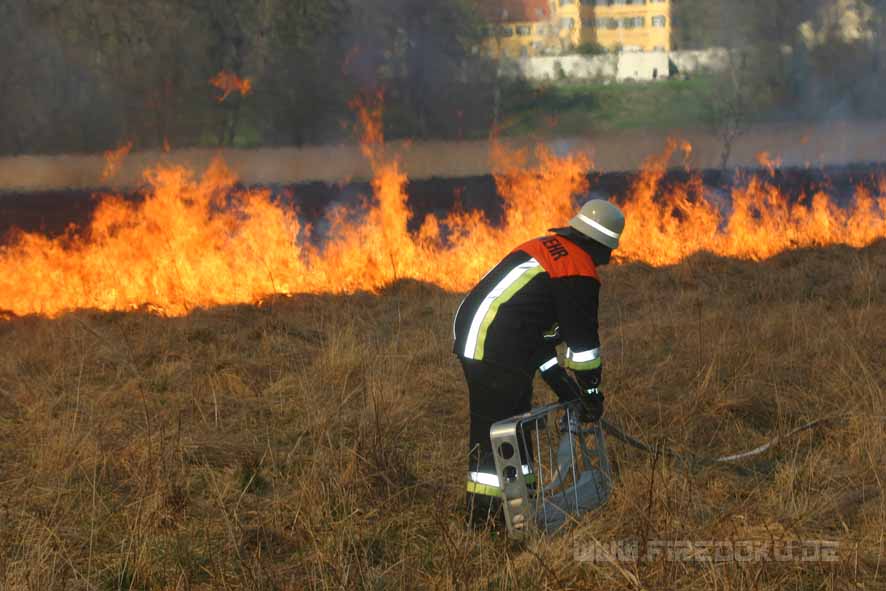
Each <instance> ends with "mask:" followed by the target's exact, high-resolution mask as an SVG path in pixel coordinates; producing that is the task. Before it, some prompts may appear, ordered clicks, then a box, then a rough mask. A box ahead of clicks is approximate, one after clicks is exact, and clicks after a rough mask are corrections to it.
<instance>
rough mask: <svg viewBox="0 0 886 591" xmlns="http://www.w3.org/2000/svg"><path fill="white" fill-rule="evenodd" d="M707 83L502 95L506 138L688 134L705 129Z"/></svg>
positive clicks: (555, 87)
mask: <svg viewBox="0 0 886 591" xmlns="http://www.w3.org/2000/svg"><path fill="white" fill-rule="evenodd" d="M710 84H711V82H710V80H709V79H706V78H703V77H702V78H693V79H690V80H664V81H659V82H650V83H624V84H602V83H569V84H563V83H559V84H547V85H543V86H540V87H538V88H536V89H534V91H533V92H532V93H528V94H527V93H525V92H513V91H512V92H510V93H508V94H506V97H505V105H504V115H503V118H504V120H505V124H504V127H505V130H506V133H508V134H514V135H520V134H526V133H532V134H535V133H540V134H545V133H550V134H554V135H580V134H583V133H586V132H589V131H618V130H623V129H665V130H667V129H691V128H702V127H705V126H706V125H707V123H706V121H707V119H706V112H705V109H706V108H707V107H706V105H705V100H706V98H705V97H706V96H707V95H708V94H709V93H710V92H711V91H710Z"/></svg>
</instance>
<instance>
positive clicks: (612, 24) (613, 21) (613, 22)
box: [601, 18, 618, 31]
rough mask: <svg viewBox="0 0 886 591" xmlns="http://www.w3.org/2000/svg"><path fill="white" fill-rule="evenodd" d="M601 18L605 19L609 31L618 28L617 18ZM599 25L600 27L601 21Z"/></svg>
mask: <svg viewBox="0 0 886 591" xmlns="http://www.w3.org/2000/svg"><path fill="white" fill-rule="evenodd" d="M601 20H605V21H606V28H607V29H609V30H610V31H614V30H615V29H617V28H618V19H617V18H607V19H601ZM601 27H602V23H601Z"/></svg>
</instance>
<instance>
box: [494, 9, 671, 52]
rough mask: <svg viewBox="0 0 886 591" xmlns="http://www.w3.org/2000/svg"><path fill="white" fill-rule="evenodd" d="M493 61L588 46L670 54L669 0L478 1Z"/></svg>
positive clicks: (567, 50)
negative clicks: (484, 20) (495, 58)
mask: <svg viewBox="0 0 886 591" xmlns="http://www.w3.org/2000/svg"><path fill="white" fill-rule="evenodd" d="M478 1H479V2H481V5H480V6H481V9H482V10H483V13H484V15H485V17H486V19H487V20H488V22H489V27H488V30H487V35H486V50H487V52H488V53H489V54H490V55H492V56H494V57H502V56H504V57H511V58H519V57H529V56H538V55H559V54H562V53H568V52H570V51H573V50H575V49H576V48H577V47H578V46H580V45H582V44H584V43H596V44H599V45H601V46H602V47H603V48H605V49H608V50H617V49H621V50H622V51H670V48H671V4H670V0H478Z"/></svg>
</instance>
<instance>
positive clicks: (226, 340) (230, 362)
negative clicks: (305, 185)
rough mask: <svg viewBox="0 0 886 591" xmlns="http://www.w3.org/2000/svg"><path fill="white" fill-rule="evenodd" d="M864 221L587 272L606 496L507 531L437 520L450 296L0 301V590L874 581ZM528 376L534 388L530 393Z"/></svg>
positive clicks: (873, 370) (876, 550) (877, 446)
mask: <svg viewBox="0 0 886 591" xmlns="http://www.w3.org/2000/svg"><path fill="white" fill-rule="evenodd" d="M884 269H886V243H882V242H881V243H879V244H877V245H874V246H872V247H870V248H868V249H866V250H863V251H855V250H851V249H847V248H831V249H827V250H810V251H801V252H792V253H788V254H785V255H782V256H780V257H777V258H776V259H774V260H771V261H768V262H766V263H762V264H754V263H749V262H736V261H729V260H721V259H717V258H714V257H711V256H697V257H695V258H693V259H691V260H690V261H688V262H686V263H685V264H682V265H679V266H677V267H673V268H669V269H652V268H647V267H643V266H640V265H630V266H620V267H613V268H608V269H606V270H605V276H604V283H605V285H604V298H603V299H604V301H603V313H602V319H601V320H602V325H603V339H604V347H605V351H606V363H607V365H606V377H605V383H606V386H607V393H608V401H609V406H608V417H609V418H610V419H611V420H613V421H616V422H618V423H620V424H622V425H624V426H625V427H627V428H628V430H629V431H631V432H633V433H635V434H638V435H639V436H641V437H642V438H644V439H645V440H647V441H650V442H662V443H665V444H666V445H668V446H671V447H673V448H675V449H677V450H681V451H687V450H693V451H695V452H697V453H701V454H703V455H708V456H711V455H717V454H722V453H726V452H731V451H736V450H743V449H749V448H752V447H755V446H756V445H759V444H761V443H762V442H764V441H765V440H766V439H767V438H768V437H769V436H770V434H772V433H775V432H780V431H785V430H787V429H789V428H791V427H794V426H797V425H799V424H802V423H803V422H805V421H808V420H811V419H813V418H815V417H818V416H824V415H828V416H833V417H834V418H833V420H831V421H829V422H828V423H827V425H826V426H825V427H823V428H821V429H817V430H814V431H807V432H804V433H803V434H801V435H799V436H798V437H796V438H795V439H793V440H791V441H789V442H787V443H785V444H783V445H781V446H779V447H778V448H776V449H775V450H774V451H771V452H769V453H767V454H765V455H763V456H760V457H758V458H756V459H754V460H753V461H750V462H746V463H745V464H743V467H744V468H745V469H744V470H740V471H737V470H732V469H729V468H724V467H716V468H712V467H702V468H698V467H697V468H693V469H688V468H687V467H685V466H684V465H681V464H680V463H677V462H675V461H673V460H670V459H668V458H666V457H657V458H656V457H651V456H649V455H645V454H643V453H641V452H639V451H636V450H634V449H631V448H625V447H624V446H622V445H621V444H619V443H616V442H615V441H613V440H610V454H611V456H612V458H613V460H614V462H615V463H616V465H617V476H616V478H617V484H616V489H615V493H614V496H613V498H612V500H611V502H610V503H609V505H608V506H607V507H606V508H605V509H604V510H602V511H600V512H599V513H597V514H595V515H592V516H587V517H585V518H584V519H583V520H582V521H581V523H580V524H578V525H577V526H576V527H574V528H573V529H572V531H571V532H569V533H568V534H565V535H561V536H557V537H553V538H543V539H537V540H533V541H530V542H529V543H527V544H523V545H521V544H517V543H513V542H509V541H508V540H506V539H504V538H502V537H498V538H495V537H493V536H491V535H490V534H488V533H474V532H469V531H466V530H465V528H464V527H463V526H462V525H461V522H460V513H459V511H460V508H461V502H462V498H463V496H462V495H463V482H462V479H463V457H464V452H465V441H466V435H467V434H466V418H467V403H466V395H465V387H464V385H463V383H462V377H461V375H460V371H459V368H458V365H457V363H456V361H455V359H454V357H453V356H452V355H451V353H450V338H451V337H450V331H451V328H450V326H451V324H450V323H451V318H452V314H453V312H454V310H455V307H456V305H457V304H458V300H459V296H458V295H454V294H447V293H443V292H441V291H439V290H437V289H434V288H431V287H427V286H424V285H419V284H414V283H408V282H406V283H400V284H397V285H395V286H392V287H391V288H389V289H388V290H387V291H386V292H385V293H383V294H381V295H380V296H374V295H368V294H358V295H353V296H322V297H321V296H301V297H295V298H291V299H276V300H272V301H269V302H267V303H265V304H264V305H262V306H261V307H236V308H226V309H217V310H210V311H197V312H194V313H193V314H192V315H191V316H190V317H188V318H182V319H164V318H158V317H155V316H151V315H148V314H142V313H132V314H96V313H90V312H80V313H76V314H71V315H68V316H66V317H63V318H61V319H59V320H46V319H39V318H22V319H13V320H8V321H3V322H2V323H0V351H2V355H0V588H2V589H8V590H10V591H18V590H25V589H29V590H30V589H34V590H37V589H39V590H51V589H256V590H258V589H262V590H265V589H337V588H349V589H350V588H367V589H382V588H391V589H399V588H404V589H408V588H420V587H422V588H426V587H430V588H438V589H459V588H465V587H472V588H497V589H523V588H545V589H591V588H609V589H635V588H645V589H659V588H673V589H684V588H686V589H708V588H717V589H724V590H732V589H773V590H774V589H784V588H809V589H813V588H815V589H819V588H849V587H852V588H865V589H871V588H874V587H876V586H877V585H878V584H879V585H882V584H883V582H884V577H886V539H884V535H886V534H884V531H886V495H884V494H883V493H884V490H883V486H884V484H883V481H884V479H886V474H884V472H886V471H884V466H886V435H884V431H886V422H884V415H886V402H884V386H886V331H884V328H886V276H884ZM549 398H550V395H549V394H548V393H547V392H546V391H544V389H543V387H542V386H539V388H538V392H537V399H538V400H539V401H545V400H547V399H549ZM749 538H752V539H801V540H802V539H816V540H819V539H825V540H835V541H838V542H840V544H841V547H840V556H841V560H840V562H838V563H813V562H808V563H800V562H789V563H775V562H768V563H764V562H750V563H737V562H733V563H727V564H721V565H713V564H705V563H698V562H668V561H665V560H658V561H650V562H640V563H633V564H632V563H622V564H594V563H587V562H579V561H577V560H575V552H576V549H581V548H583V547H586V544H588V543H589V541H590V540H593V539H596V540H622V539H638V540H646V539H666V540H667V539H677V540H722V539H749Z"/></svg>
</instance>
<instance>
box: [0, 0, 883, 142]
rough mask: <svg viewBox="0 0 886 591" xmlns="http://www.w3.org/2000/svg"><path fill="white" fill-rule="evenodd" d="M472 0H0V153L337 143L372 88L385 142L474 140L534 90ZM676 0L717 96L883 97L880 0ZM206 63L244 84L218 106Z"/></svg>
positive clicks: (776, 101) (867, 108) (811, 103)
mask: <svg viewBox="0 0 886 591" xmlns="http://www.w3.org/2000/svg"><path fill="white" fill-rule="evenodd" d="M483 1H484V0H254V1H251V2H244V1H242V0H142V1H141V2H119V1H118V0H29V1H28V2H23V1H22V0H0V153H2V154H21V153H61V152H97V151H102V150H106V149H108V148H111V147H114V146H116V145H120V144H121V143H124V142H127V141H131V142H133V144H134V145H135V147H136V149H147V148H160V147H163V146H164V145H168V146H171V147H172V148H177V147H184V146H198V145H199V146H229V145H269V146H273V145H302V144H306V143H320V142H328V141H338V140H341V139H342V138H345V137H348V136H349V135H350V131H349V129H348V124H349V122H350V121H352V120H353V117H352V114H351V113H350V112H349V107H348V103H349V101H350V100H351V99H352V98H353V97H354V96H357V95H358V94H359V93H361V92H365V91H368V90H370V89H374V88H377V87H379V86H381V87H383V88H385V90H386V109H387V117H386V121H385V125H386V131H387V132H388V134H389V135H393V136H408V137H416V138H428V137H438V138H458V137H461V136H462V135H464V134H471V133H474V134H476V133H478V132H479V133H485V132H486V131H488V130H489V129H490V128H491V127H493V126H494V125H495V124H496V123H497V121H498V119H499V117H500V116H501V113H500V110H501V108H502V107H501V105H502V101H503V99H502V95H511V96H514V95H521V94H523V95H526V96H529V94H530V93H531V92H532V91H531V88H529V87H528V85H527V84H525V83H523V82H520V81H509V82H505V81H503V80H500V79H499V78H498V77H497V76H496V68H497V65H496V64H495V63H493V62H491V61H490V60H489V59H487V58H486V57H485V56H484V54H483V52H482V51H481V50H480V49H479V48H480V47H481V45H482V35H483V30H484V29H485V26H484V25H485V24H486V23H484V22H483V18H482V17H481V16H480V15H481V14H484V13H485V14H488V6H487V7H486V8H487V11H486V12H484V11H482V10H478V6H477V4H476V2H483ZM493 1H494V2H502V0H493ZM673 4H674V18H675V23H676V24H677V27H676V28H675V32H674V45H675V46H676V47H677V48H695V47H708V46H726V47H737V48H741V49H742V58H741V64H737V65H736V67H734V68H732V69H731V71H730V73H729V77H728V79H726V80H725V81H724V85H723V86H722V88H721V89H720V90H718V92H721V93H722V94H723V97H721V98H722V100H723V101H727V102H728V101H732V102H736V101H738V102H742V101H744V102H748V101H750V102H753V103H755V104H759V105H762V106H764V107H765V108H767V109H771V110H779V109H781V110H782V111H783V112H784V113H796V112H798V110H797V108H796V107H797V105H798V104H802V105H807V106H808V110H809V111H810V112H820V111H821V110H822V108H824V109H825V111H826V112H828V113H832V114H834V115H835V116H836V115H839V114H841V113H846V114H850V115H854V114H862V115H864V114H866V113H869V112H871V111H872V109H873V110H876V109H874V107H875V106H876V105H882V104H884V103H886V101H884V100H883V99H884V96H883V92H882V90H881V89H882V88H883V81H884V71H886V70H884V68H886V66H884V57H886V56H884V50H883V47H882V46H883V43H882V42H881V40H882V39H883V38H884V36H883V33H884V32H886V19H884V16H883V15H884V11H886V0H867V1H861V0H859V1H855V0H750V1H748V2H735V1H734V0H673ZM844 5H852V6H859V7H861V8H859V9H858V10H860V11H861V12H862V13H864V15H863V16H864V19H863V23H861V24H860V25H859V26H860V27H862V28H863V29H864V30H863V31H862V35H861V36H860V37H856V38H852V36H851V35H850V36H847V35H845V34H844V33H845V31H844V30H843V25H845V23H840V22H831V21H829V20H828V16H827V15H828V14H830V13H829V12H828V10H829V8H833V7H837V9H839V7H840V6H844ZM832 12H833V11H832ZM831 20H833V19H831ZM804 23H811V24H809V26H808V27H806V28H805V29H804V28H803V27H801V24H804ZM829 27H830V28H829ZM810 30H811V31H812V32H811V33H810ZM810 35H811V36H812V37H813V40H814V41H815V42H810V40H809V37H810ZM221 71H228V72H231V73H234V74H237V75H239V76H242V77H244V78H248V79H249V80H250V81H251V83H252V88H253V89H254V91H253V92H252V93H250V94H248V95H246V96H243V95H241V94H240V93H236V92H235V93H232V94H231V95H230V96H228V97H227V98H225V100H223V101H222V100H218V99H219V91H218V89H216V88H214V87H213V86H212V85H210V84H209V80H210V79H211V78H213V77H214V76H215V75H216V74H218V73H219V72H221ZM721 102H722V101H721ZM733 110H734V109H733ZM739 110H740V109H739Z"/></svg>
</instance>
